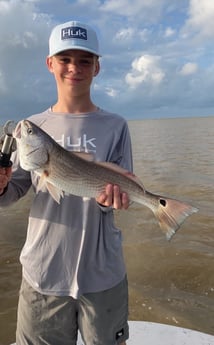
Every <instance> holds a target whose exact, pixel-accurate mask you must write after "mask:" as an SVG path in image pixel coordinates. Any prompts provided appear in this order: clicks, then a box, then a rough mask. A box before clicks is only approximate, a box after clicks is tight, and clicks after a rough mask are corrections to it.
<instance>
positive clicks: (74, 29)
mask: <svg viewBox="0 0 214 345" xmlns="http://www.w3.org/2000/svg"><path fill="white" fill-rule="evenodd" d="M61 38H62V40H67V39H69V38H80V39H81V40H87V30H86V29H84V28H80V27H79V26H71V27H67V28H64V29H62V31H61Z"/></svg>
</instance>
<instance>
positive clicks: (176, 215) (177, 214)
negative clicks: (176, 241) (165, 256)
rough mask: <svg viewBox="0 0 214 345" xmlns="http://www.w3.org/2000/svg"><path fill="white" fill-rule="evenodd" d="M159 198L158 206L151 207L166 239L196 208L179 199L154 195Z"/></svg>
mask: <svg viewBox="0 0 214 345" xmlns="http://www.w3.org/2000/svg"><path fill="white" fill-rule="evenodd" d="M156 197H157V198H158V200H159V205H158V208H156V209H154V208H153V209H152V210H153V212H154V214H155V216H156V218H157V219H158V222H159V225H160V227H161V229H162V231H163V232H164V233H165V235H166V238H167V240H170V239H171V238H172V236H173V235H174V234H175V233H176V231H177V230H178V229H179V228H180V226H181V224H182V223H183V222H184V221H185V219H186V218H187V217H189V216H190V215H191V214H193V213H196V212H198V209H197V208H195V207H193V206H191V205H189V204H187V203H184V202H181V201H178V200H175V199H170V198H165V197H162V196H156Z"/></svg>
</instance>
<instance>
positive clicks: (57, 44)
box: [49, 21, 101, 56]
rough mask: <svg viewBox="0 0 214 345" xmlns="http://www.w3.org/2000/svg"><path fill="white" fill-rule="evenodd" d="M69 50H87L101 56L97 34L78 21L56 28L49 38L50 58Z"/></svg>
mask: <svg viewBox="0 0 214 345" xmlns="http://www.w3.org/2000/svg"><path fill="white" fill-rule="evenodd" d="M69 49H76V50H77V49H79V50H85V51H87V52H90V53H92V54H95V55H97V56H101V55H100V53H99V43H98V39H97V34H96V32H95V31H94V30H93V29H92V28H91V27H90V26H88V25H86V24H82V23H80V22H78V21H70V22H66V23H64V24H60V25H57V26H55V28H54V29H53V30H52V32H51V35H50V38H49V56H53V55H55V54H58V53H60V52H62V51H64V50H69Z"/></svg>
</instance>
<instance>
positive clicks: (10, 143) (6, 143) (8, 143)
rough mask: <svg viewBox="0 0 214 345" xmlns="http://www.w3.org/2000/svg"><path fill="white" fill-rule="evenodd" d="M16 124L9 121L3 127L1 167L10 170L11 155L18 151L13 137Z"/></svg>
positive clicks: (0, 153) (0, 155)
mask: <svg viewBox="0 0 214 345" xmlns="http://www.w3.org/2000/svg"><path fill="white" fill-rule="evenodd" d="M14 126H15V122H14V121H11V120H9V121H7V122H6V123H5V125H4V127H3V135H2V137H1V142H2V147H1V151H0V167H2V168H8V167H10V166H11V165H12V162H11V160H10V157H11V154H12V152H13V151H15V150H16V140H15V138H14V137H13V135H12V131H13V129H14Z"/></svg>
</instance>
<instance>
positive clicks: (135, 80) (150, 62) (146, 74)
mask: <svg viewBox="0 0 214 345" xmlns="http://www.w3.org/2000/svg"><path fill="white" fill-rule="evenodd" d="M159 62H160V57H159V56H152V55H142V56H141V57H140V58H137V59H135V60H134V61H133V62H132V69H131V71H130V72H129V73H127V75H126V82H127V84H128V85H129V86H130V87H132V88H135V87H137V86H138V85H139V84H142V83H143V82H147V83H151V84H154V85H158V84H160V83H161V81H162V80H163V78H164V76H165V73H164V72H163V70H162V69H161V68H160V66H159Z"/></svg>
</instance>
